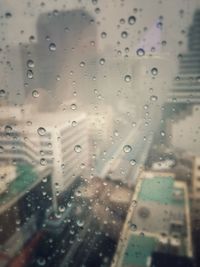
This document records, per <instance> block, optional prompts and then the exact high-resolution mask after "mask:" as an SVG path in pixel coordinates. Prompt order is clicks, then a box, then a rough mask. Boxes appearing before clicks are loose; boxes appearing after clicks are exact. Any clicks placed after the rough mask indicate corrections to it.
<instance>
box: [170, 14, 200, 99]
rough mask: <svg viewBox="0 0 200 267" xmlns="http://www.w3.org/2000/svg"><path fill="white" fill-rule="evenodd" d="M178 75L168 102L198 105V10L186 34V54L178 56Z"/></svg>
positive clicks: (199, 23)
mask: <svg viewBox="0 0 200 267" xmlns="http://www.w3.org/2000/svg"><path fill="white" fill-rule="evenodd" d="M179 60H180V61H179V62H180V63H179V73H178V75H177V76H176V78H175V81H174V84H173V88H172V91H171V92H170V94H169V101H175V102H178V103H186V104H190V103H198V104H199V103H200V10H197V11H196V12H195V14H194V17H193V23H192V25H191V27H190V29H189V33H188V52H186V53H184V54H181V55H179Z"/></svg>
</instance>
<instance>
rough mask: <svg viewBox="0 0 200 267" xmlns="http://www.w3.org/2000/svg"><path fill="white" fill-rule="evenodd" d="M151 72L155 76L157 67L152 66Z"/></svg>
mask: <svg viewBox="0 0 200 267" xmlns="http://www.w3.org/2000/svg"><path fill="white" fill-rule="evenodd" d="M151 74H152V75H153V76H156V75H157V74H158V69H157V68H152V69H151Z"/></svg>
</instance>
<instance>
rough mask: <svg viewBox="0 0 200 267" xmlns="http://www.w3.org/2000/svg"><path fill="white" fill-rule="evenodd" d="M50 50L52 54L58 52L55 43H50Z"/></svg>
mask: <svg viewBox="0 0 200 267" xmlns="http://www.w3.org/2000/svg"><path fill="white" fill-rule="evenodd" d="M49 50H50V51H52V52H54V51H56V44H55V43H50V44H49Z"/></svg>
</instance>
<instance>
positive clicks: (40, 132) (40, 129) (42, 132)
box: [37, 127, 46, 136]
mask: <svg viewBox="0 0 200 267" xmlns="http://www.w3.org/2000/svg"><path fill="white" fill-rule="evenodd" d="M37 132H38V134H39V135H41V136H43V135H45V133H46V130H45V128H43V127H40V128H38V129H37Z"/></svg>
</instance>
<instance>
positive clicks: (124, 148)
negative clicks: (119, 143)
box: [123, 145, 132, 153]
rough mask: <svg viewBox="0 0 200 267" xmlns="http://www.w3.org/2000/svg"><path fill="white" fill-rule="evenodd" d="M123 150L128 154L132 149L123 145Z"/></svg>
mask: <svg viewBox="0 0 200 267" xmlns="http://www.w3.org/2000/svg"><path fill="white" fill-rule="evenodd" d="M123 150H124V152H125V153H130V152H131V151H132V147H131V146H129V145H125V146H124V147H123Z"/></svg>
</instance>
